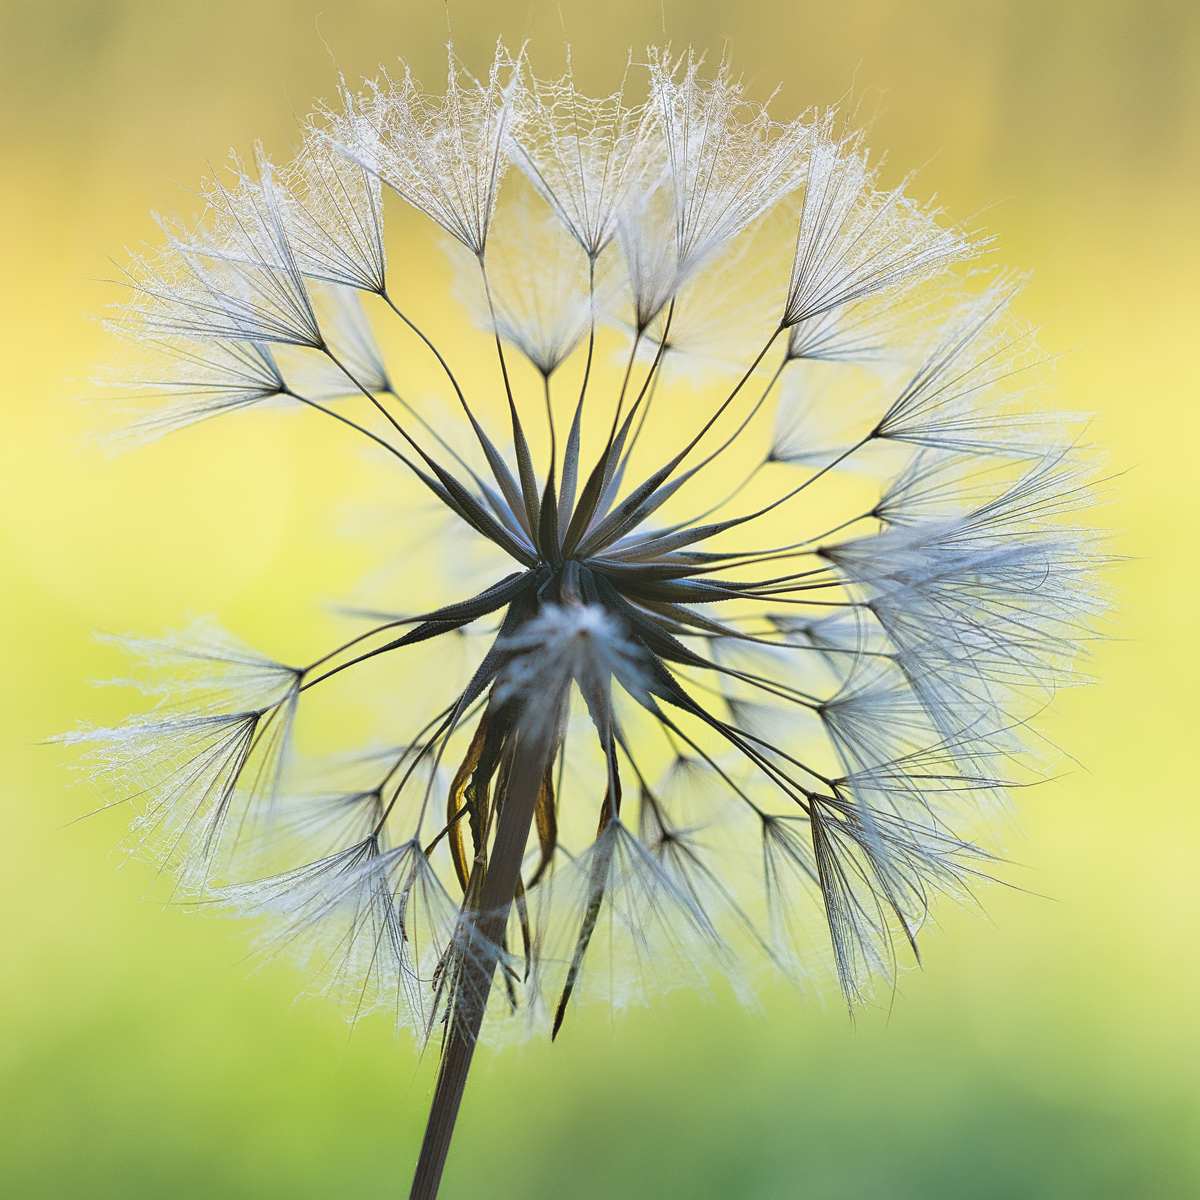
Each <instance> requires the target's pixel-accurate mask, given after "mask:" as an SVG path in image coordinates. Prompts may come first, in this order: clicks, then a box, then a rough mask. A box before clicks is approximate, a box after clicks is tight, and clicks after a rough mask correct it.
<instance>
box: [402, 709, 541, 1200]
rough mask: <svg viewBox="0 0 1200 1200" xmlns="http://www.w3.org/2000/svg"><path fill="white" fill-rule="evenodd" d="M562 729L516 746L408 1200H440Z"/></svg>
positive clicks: (527, 738) (521, 736)
mask: <svg viewBox="0 0 1200 1200" xmlns="http://www.w3.org/2000/svg"><path fill="white" fill-rule="evenodd" d="M557 728H558V722H557V721H554V722H551V723H549V726H548V729H547V732H545V733H540V734H535V735H534V736H532V737H530V736H529V735H528V734H520V733H519V734H518V737H519V738H522V739H523V740H524V741H525V745H524V746H522V745H521V744H520V742H518V745H517V751H516V754H515V756H514V759H513V767H512V772H511V774H510V775H509V778H508V786H507V788H506V791H505V796H504V804H503V807H502V808H501V810H500V817H499V821H498V823H497V826H496V838H495V841H494V842H493V843H492V851H491V854H490V856H489V858H488V866H487V874H486V875H485V876H484V881H483V888H482V891H481V894H480V897H479V907H478V909H477V910H476V916H475V918H474V922H475V927H474V929H472V930H471V931H470V936H471V950H470V953H469V954H468V955H467V958H466V961H465V963H464V964H463V970H462V978H461V980H460V981H459V983H458V985H457V992H458V996H457V998H456V1001H457V1002H456V1004H455V1011H454V1012H453V1013H452V1016H451V1020H450V1022H449V1029H448V1030H447V1034H446V1046H445V1049H444V1052H443V1054H442V1065H441V1067H440V1068H439V1070H438V1078H437V1087H436V1088H435V1090H434V1094H433V1105H432V1107H431V1108H430V1110H429V1123H428V1125H426V1127H425V1139H424V1141H423V1142H422V1143H421V1155H420V1158H418V1160H417V1170H416V1174H415V1175H414V1176H413V1185H412V1191H411V1192H410V1193H409V1200H434V1197H436V1196H437V1192H438V1185H439V1183H440V1182H441V1178H442V1169H443V1168H444V1167H445V1165H446V1155H447V1153H448V1152H449V1150H450V1138H451V1136H452V1134H453V1133H454V1122H455V1120H456V1119H457V1117H458V1108H459V1105H460V1104H461V1103H462V1097H463V1090H464V1088H465V1087H466V1085H467V1072H468V1071H469V1070H470V1069H471V1058H472V1056H473V1055H474V1053H475V1043H476V1041H477V1039H478V1037H479V1027H480V1025H481V1024H482V1023H483V1013H484V1009H485V1008H486V1007H487V998H488V993H489V992H490V991H491V988H492V979H493V977H494V976H495V974H496V965H497V963H498V961H499V958H500V944H501V942H502V940H503V938H504V930H505V927H506V926H507V924H508V916H509V911H510V909H511V908H512V904H513V896H514V894H515V893H516V890H517V882H518V880H519V879H520V875H521V860H522V858H523V857H524V854H525V844H526V842H527V841H528V840H529V829H530V826H531V824H532V823H533V813H534V809H535V807H536V806H537V798H538V792H539V791H540V789H541V786H542V778H543V776H544V775H545V773H546V768H547V766H549V764H550V761H551V759H552V758H553V754H554V746H555V743H556V740H557V735H556V731H557Z"/></svg>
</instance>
